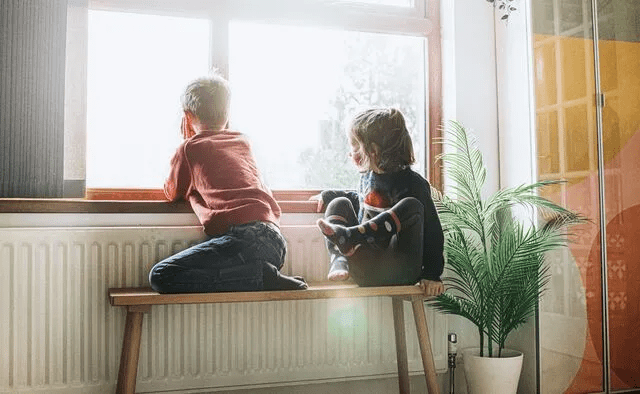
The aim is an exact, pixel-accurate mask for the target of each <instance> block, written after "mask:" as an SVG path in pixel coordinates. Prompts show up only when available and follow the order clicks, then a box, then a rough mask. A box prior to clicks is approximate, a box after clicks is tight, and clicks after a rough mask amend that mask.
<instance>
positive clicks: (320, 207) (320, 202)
mask: <svg viewBox="0 0 640 394" xmlns="http://www.w3.org/2000/svg"><path fill="white" fill-rule="evenodd" d="M309 201H317V202H318V206H317V207H316V212H318V213H321V212H324V209H325V208H326V207H325V206H324V201H323V200H322V193H318V194H315V195H313V196H311V197H309Z"/></svg>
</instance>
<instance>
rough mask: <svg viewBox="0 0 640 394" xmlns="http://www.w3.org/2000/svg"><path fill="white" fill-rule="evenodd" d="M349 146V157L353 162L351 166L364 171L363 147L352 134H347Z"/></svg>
mask: <svg viewBox="0 0 640 394" xmlns="http://www.w3.org/2000/svg"><path fill="white" fill-rule="evenodd" d="M349 145H350V146H351V151H350V152H349V157H351V160H353V164H355V165H356V167H358V170H360V171H366V170H367V168H366V166H365V160H364V158H365V152H364V146H362V142H360V140H359V139H358V138H357V137H356V136H355V135H354V134H353V133H349Z"/></svg>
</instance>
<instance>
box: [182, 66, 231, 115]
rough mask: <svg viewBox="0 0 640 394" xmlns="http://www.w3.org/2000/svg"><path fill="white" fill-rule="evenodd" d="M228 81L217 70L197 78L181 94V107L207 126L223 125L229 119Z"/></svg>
mask: <svg viewBox="0 0 640 394" xmlns="http://www.w3.org/2000/svg"><path fill="white" fill-rule="evenodd" d="M230 97H231V92H230V90H229V82H228V81H227V80H226V79H224V78H223V77H222V75H220V74H219V73H218V72H213V73H212V74H211V76H209V77H203V78H198V79H196V80H194V81H192V82H191V83H189V85H188V86H187V88H186V89H185V92H184V94H183V95H182V99H181V101H182V109H183V110H184V111H188V112H191V113H192V114H193V115H195V116H196V117H197V118H198V120H199V121H200V122H201V123H203V124H204V125H206V126H209V127H223V126H224V125H225V124H226V123H227V120H228V119H229V99H230Z"/></svg>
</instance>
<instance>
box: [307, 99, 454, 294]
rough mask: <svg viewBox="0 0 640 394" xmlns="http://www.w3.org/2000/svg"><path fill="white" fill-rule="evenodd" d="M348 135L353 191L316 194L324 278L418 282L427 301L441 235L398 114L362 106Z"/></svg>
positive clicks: (434, 283) (439, 265)
mask: <svg viewBox="0 0 640 394" xmlns="http://www.w3.org/2000/svg"><path fill="white" fill-rule="evenodd" d="M348 134H349V143H350V145H351V152H350V156H351V159H352V160H353V162H354V163H355V165H356V167H357V168H358V170H359V171H360V173H361V176H360V185H359V188H358V193H352V192H341V191H324V192H323V193H322V195H321V196H322V203H323V204H325V205H326V211H325V218H324V219H318V222H317V224H318V227H319V228H320V231H322V233H323V234H324V236H325V237H326V238H327V247H328V249H329V253H330V255H331V267H330V270H329V275H328V278H329V280H345V279H347V278H348V277H349V276H351V277H352V278H353V279H354V281H355V282H356V283H357V284H358V285H360V286H384V285H403V284H404V285H406V284H415V283H418V284H419V285H420V286H421V287H422V289H423V291H424V292H425V294H426V295H428V296H433V295H438V294H440V293H442V292H443V291H444V287H443V285H442V282H441V280H440V275H441V274H442V270H443V266H444V258H443V243H444V235H443V232H442V227H441V225H440V220H439V219H438V215H437V212H436V209H435V205H434V203H433V200H432V199H431V191H430V185H429V182H427V180H426V179H424V178H423V177H422V176H421V175H419V174H418V173H416V172H414V171H413V170H412V169H411V168H410V165H411V164H413V163H414V162H415V157H414V153H413V145H412V143H411V138H410V136H409V132H408V131H407V128H406V125H405V120H404V116H403V115H402V113H401V112H400V111H399V110H397V109H394V108H374V109H368V110H365V111H363V112H361V113H359V114H357V115H356V116H355V118H354V119H353V120H352V122H351V124H350V126H349V128H348Z"/></svg>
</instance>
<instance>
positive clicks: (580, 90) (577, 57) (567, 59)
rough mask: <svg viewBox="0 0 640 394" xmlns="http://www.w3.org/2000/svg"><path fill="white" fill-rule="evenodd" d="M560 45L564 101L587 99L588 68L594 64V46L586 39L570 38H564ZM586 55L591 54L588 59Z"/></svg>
mask: <svg viewBox="0 0 640 394" xmlns="http://www.w3.org/2000/svg"><path fill="white" fill-rule="evenodd" d="M560 43H561V44H560V48H561V53H562V55H561V66H562V71H561V74H562V81H561V82H560V83H561V85H562V96H563V99H564V100H565V101H566V100H574V99H578V98H582V97H586V96H587V94H588V91H587V68H589V67H591V65H592V64H593V55H591V54H592V53H593V45H592V44H591V42H590V41H587V40H585V39H582V38H570V37H567V38H563V39H562V41H560ZM586 53H589V54H590V55H589V57H588V58H587V55H586ZM587 62H589V63H587ZM589 77H590V78H591V79H593V78H592V77H591V76H589Z"/></svg>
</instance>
